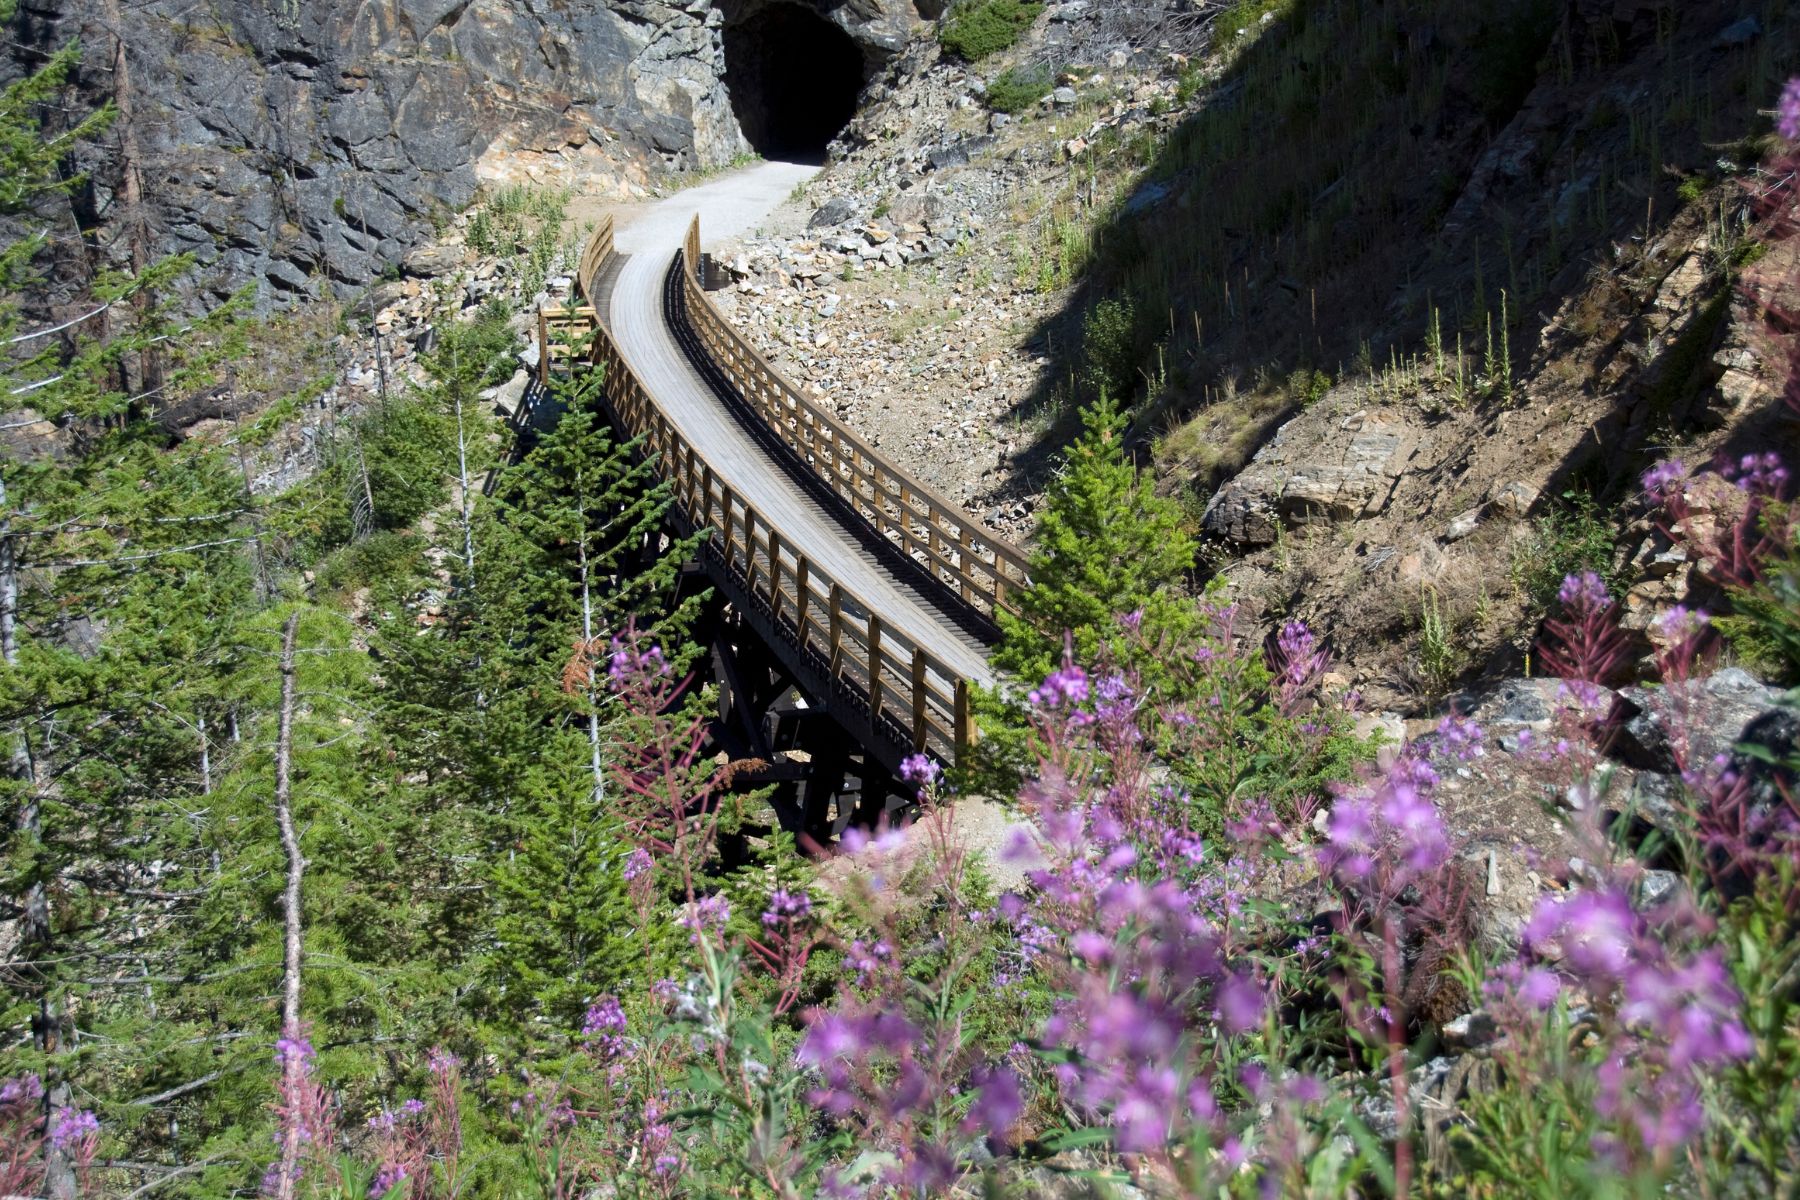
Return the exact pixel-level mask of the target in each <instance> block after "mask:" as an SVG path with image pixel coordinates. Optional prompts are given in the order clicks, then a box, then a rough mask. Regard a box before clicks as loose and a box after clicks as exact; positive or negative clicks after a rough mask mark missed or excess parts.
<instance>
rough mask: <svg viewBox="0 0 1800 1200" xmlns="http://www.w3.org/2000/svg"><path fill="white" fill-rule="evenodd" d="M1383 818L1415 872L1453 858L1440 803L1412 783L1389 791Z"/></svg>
mask: <svg viewBox="0 0 1800 1200" xmlns="http://www.w3.org/2000/svg"><path fill="white" fill-rule="evenodd" d="M1381 818H1382V820H1384V821H1386V822H1387V824H1388V827H1389V828H1390V829H1392V830H1393V831H1394V833H1395V834H1396V835H1397V837H1396V840H1397V842H1398V845H1397V847H1396V848H1397V849H1398V850H1399V852H1400V853H1401V855H1402V856H1403V857H1404V858H1405V860H1406V865H1407V866H1408V867H1410V868H1412V870H1414V871H1418V872H1424V871H1429V870H1432V869H1433V868H1434V867H1437V866H1439V865H1440V864H1442V863H1443V862H1444V861H1445V860H1446V859H1448V858H1449V857H1450V839H1449V837H1448V835H1447V834H1446V833H1445V832H1444V823H1443V821H1442V820H1440V819H1439V817H1438V812H1437V806H1436V805H1434V804H1433V803H1432V802H1431V801H1430V800H1429V799H1427V798H1426V797H1425V796H1424V795H1423V794H1421V793H1420V792H1419V791H1418V790H1417V789H1416V788H1414V787H1412V786H1410V785H1404V784H1403V785H1399V786H1396V787H1394V788H1392V789H1390V790H1389V792H1388V794H1387V797H1386V798H1385V799H1384V800H1383V801H1382V805H1381Z"/></svg>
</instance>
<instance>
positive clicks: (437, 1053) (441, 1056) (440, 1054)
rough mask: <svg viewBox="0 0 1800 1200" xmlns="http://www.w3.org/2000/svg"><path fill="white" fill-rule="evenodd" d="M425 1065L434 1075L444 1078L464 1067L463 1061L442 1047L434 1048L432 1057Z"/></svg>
mask: <svg viewBox="0 0 1800 1200" xmlns="http://www.w3.org/2000/svg"><path fill="white" fill-rule="evenodd" d="M425 1065H426V1067H427V1068H429V1069H430V1071H431V1073H432V1074H433V1075H438V1076H443V1075H448V1074H450V1073H451V1072H452V1071H455V1070H456V1069H457V1068H458V1067H460V1066H462V1059H460V1058H458V1057H456V1055H454V1054H452V1053H450V1051H448V1050H446V1049H445V1048H444V1047H442V1046H435V1047H433V1048H432V1051H431V1055H430V1057H428V1058H427V1059H426V1060H425Z"/></svg>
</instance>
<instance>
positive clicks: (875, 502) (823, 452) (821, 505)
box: [539, 164, 1024, 766]
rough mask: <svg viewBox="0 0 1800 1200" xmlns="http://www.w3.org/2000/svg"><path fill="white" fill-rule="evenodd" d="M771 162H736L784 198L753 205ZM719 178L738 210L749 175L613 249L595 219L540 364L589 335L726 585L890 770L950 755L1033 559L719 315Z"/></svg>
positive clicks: (611, 390)
mask: <svg viewBox="0 0 1800 1200" xmlns="http://www.w3.org/2000/svg"><path fill="white" fill-rule="evenodd" d="M775 166H777V164H769V166H768V167H765V168H759V169H757V170H756V171H752V172H747V173H745V175H746V176H748V177H751V179H750V184H749V185H750V187H751V188H752V189H754V188H756V187H762V188H764V189H765V190H769V191H771V192H772V193H773V195H772V197H761V196H753V197H751V198H750V201H749V207H751V208H754V207H755V206H756V205H757V204H758V203H763V202H766V203H767V207H773V204H774V203H776V202H779V200H780V199H781V198H782V197H783V196H784V195H785V192H786V190H787V188H789V187H791V182H789V181H787V180H786V179H785V178H784V177H783V176H782V174H781V173H780V172H777V171H771V170H770V168H773V167H775ZM789 170H792V168H789ZM715 186H724V187H730V188H733V189H734V191H733V194H731V195H730V196H728V197H722V198H723V199H725V200H726V201H727V203H726V204H725V205H724V207H725V209H726V211H727V213H728V214H729V213H731V212H733V211H736V212H737V213H739V214H741V213H742V211H743V210H744V208H745V196H744V194H743V192H744V188H745V180H744V178H743V177H740V178H739V179H737V180H732V179H727V180H725V181H721V183H720V185H707V186H704V187H701V188H696V189H692V190H691V191H688V192H684V193H682V194H681V195H680V196H678V197H676V198H675V200H674V201H665V202H664V203H663V204H660V205H657V206H656V207H654V208H652V209H650V210H649V211H647V212H646V213H644V214H643V215H642V216H640V217H638V218H637V219H636V220H634V221H633V222H632V223H631V224H630V225H629V226H627V227H624V228H622V229H621V230H620V231H619V232H618V234H617V238H616V241H615V236H614V231H613V228H612V224H611V222H610V221H607V222H605V223H603V224H602V226H601V227H600V229H598V230H596V232H595V235H594V236H593V238H591V239H590V240H589V242H588V244H587V246H586V247H585V249H584V252H583V255H582V261H581V266H580V278H581V286H582V288H583V294H584V297H585V299H586V300H587V305H586V306H584V307H581V308H577V309H572V310H563V311H558V312H546V313H542V314H540V317H539V330H540V338H541V340H542V362H543V369H544V370H545V371H546V372H547V371H549V370H550V369H552V368H553V364H554V363H555V362H557V361H558V358H557V354H556V345H557V338H556V336H555V334H556V331H557V329H558V328H559V327H568V326H575V327H576V328H577V329H581V328H588V329H594V330H595V336H594V338H593V340H592V348H591V352H590V360H591V362H592V363H593V364H594V365H597V366H600V367H601V368H602V369H603V370H605V372H606V384H605V393H606V398H607V402H608V405H609V407H610V408H611V409H612V410H613V416H614V418H615V420H617V421H618V422H619V423H620V424H621V425H622V426H623V427H624V428H625V429H626V430H627V431H628V432H630V433H632V434H633V435H644V436H645V437H646V439H647V442H648V444H649V449H650V450H651V451H652V452H653V453H655V454H656V455H657V457H658V462H659V471H660V473H661V474H662V475H663V477H664V478H665V479H667V480H669V481H670V483H671V484H672V485H673V487H674V491H675V496H676V506H677V508H678V510H679V515H680V517H681V519H682V520H683V522H684V523H685V524H688V525H689V526H690V527H700V526H704V527H707V528H710V529H711V530H712V531H713V533H714V536H713V537H712V538H711V539H710V540H709V542H708V544H707V559H708V567H709V570H710V571H711V573H712V574H713V575H714V576H715V579H716V580H717V581H718V582H719V583H720V584H721V586H722V587H724V589H725V591H726V593H727V595H728V596H730V597H731V599H732V600H733V602H734V603H735V604H737V605H738V606H739V607H740V608H742V609H744V610H745V612H746V615H747V616H748V617H749V618H750V619H751V620H752V623H753V624H755V625H757V626H758V628H759V631H760V632H761V633H762V634H763V636H764V637H765V638H767V639H769V641H770V644H771V646H772V647H773V648H774V649H775V651H776V653H777V654H778V655H779V656H781V657H782V658H783V660H784V662H786V664H787V665H788V667H789V669H790V670H793V671H794V672H795V675H796V678H798V679H801V680H803V681H806V682H807V683H808V684H809V690H811V691H813V693H814V694H815V696H817V695H820V694H824V695H825V696H826V697H827V701H826V702H827V704H828V705H832V706H834V707H836V708H837V712H835V713H834V715H836V716H838V717H839V719H840V721H842V723H844V725H845V727H846V728H848V729H851V730H852V731H853V732H854V733H858V734H860V736H861V739H862V740H863V741H864V742H865V746H866V748H867V749H869V750H871V751H872V752H875V753H876V754H877V756H878V757H879V758H881V759H882V760H883V761H885V762H887V763H888V764H889V765H890V766H892V765H894V764H895V763H897V761H898V758H899V757H900V756H901V755H903V754H905V753H910V752H914V751H917V750H921V749H923V750H927V751H929V752H930V753H932V754H933V755H935V756H936V757H939V758H941V759H943V760H945V761H951V760H953V759H954V757H955V756H956V754H957V753H958V751H959V750H960V749H961V748H962V747H963V746H965V745H966V744H968V743H969V742H970V741H971V740H972V739H973V736H974V726H973V722H972V720H971V719H970V717H969V713H968V702H967V693H968V686H969V685H970V684H982V685H991V684H992V683H993V682H994V673H993V669H992V667H991V666H990V664H989V662H988V650H987V646H986V645H985V644H984V641H983V640H982V639H981V638H979V637H977V636H975V634H974V633H972V632H971V630H977V631H979V630H980V629H982V628H983V627H986V628H989V629H991V615H992V612H993V610H994V609H995V608H996V607H1000V606H1006V605H1007V602H1008V600H1009V599H1010V595H1011V594H1012V593H1016V591H1017V590H1018V589H1019V588H1020V587H1022V586H1023V585H1024V567H1023V564H1024V559H1023V557H1022V556H1021V555H1019V552H1018V551H1017V550H1015V549H1013V548H1012V547H1010V546H1007V545H1005V544H1004V543H1001V542H998V541H997V540H995V539H991V538H988V537H986V536H985V534H983V533H982V532H981V531H980V530H979V528H978V527H977V526H975V525H974V523H973V522H972V521H971V520H970V519H969V518H968V517H967V515H966V514H964V513H962V512H961V511H960V510H959V509H956V508H955V507H954V506H952V505H949V504H947V503H946V502H945V501H943V500H942V499H941V498H939V497H937V496H935V495H934V494H932V493H930V492H929V491H928V490H927V489H925V488H923V487H920V486H919V485H918V484H917V483H916V482H914V481H912V480H910V479H908V478H907V477H906V476H905V475H904V474H903V473H902V472H900V471H898V470H897V469H896V468H894V467H893V466H892V465H891V464H889V463H887V462H886V461H885V460H883V459H881V458H880V456H878V455H875V454H874V452H873V451H871V450H869V448H868V447H867V446H866V445H865V444H863V443H861V442H860V440H859V439H856V438H855V436H854V434H852V433H850V431H848V430H845V429H843V428H842V427H841V426H838V425H837V424H836V423H835V418H832V417H829V416H828V415H827V414H823V413H821V412H820V411H819V410H818V409H816V408H815V407H813V406H812V405H811V403H810V401H809V400H808V399H807V398H806V397H804V396H803V395H802V394H801V393H800V392H798V391H797V390H796V389H794V388H792V386H791V385H788V384H787V383H786V382H785V381H783V380H781V379H780V377H779V376H778V375H776V374H775V373H774V372H773V371H772V370H771V369H770V368H768V366H767V364H766V363H763V362H762V361H761V359H760V358H758V357H756V356H755V355H754V352H753V351H751V350H750V349H749V347H748V345H747V343H745V342H743V340H742V339H741V337H739V336H738V335H737V334H736V332H735V330H732V329H731V328H730V327H729V325H728V323H726V322H725V321H724V320H723V318H722V317H720V316H719V315H718V313H717V311H716V310H715V309H713V308H712V305H711V301H710V299H708V298H707V297H706V296H705V294H704V292H703V291H702V290H701V288H700V286H699V282H698V279H697V277H696V276H695V274H694V272H695V270H696V268H697V266H698V263H697V258H698V254H697V251H698V247H699V232H698V230H697V229H696V228H695V224H694V222H695V217H696V215H697V214H698V213H699V212H701V211H703V210H704V211H709V212H710V211H712V210H711V209H710V208H709V199H711V198H710V197H709V196H708V195H707V193H708V191H709V190H710V189H713V188H714V187H715ZM776 189H779V190H776ZM734 205H735V209H734V208H733V206H734ZM727 231H729V229H727ZM596 325H597V328H596ZM684 342H685V343H686V344H685V345H684ZM696 359H698V361H696ZM562 361H566V359H564V360H562ZM702 368H705V369H704V370H703V369H702ZM722 380H725V381H729V384H727V383H724V382H722ZM733 389H735V390H733ZM758 422H761V423H760V424H758ZM772 436H773V437H774V438H775V439H777V440H776V441H773V442H772V441H771V437H772ZM772 450H773V451H780V453H772ZM809 471H810V472H812V473H813V476H814V477H813V478H807V477H806V472H809ZM822 488H823V490H822ZM872 539H873V541H872Z"/></svg>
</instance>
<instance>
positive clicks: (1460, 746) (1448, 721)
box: [1431, 713, 1485, 762]
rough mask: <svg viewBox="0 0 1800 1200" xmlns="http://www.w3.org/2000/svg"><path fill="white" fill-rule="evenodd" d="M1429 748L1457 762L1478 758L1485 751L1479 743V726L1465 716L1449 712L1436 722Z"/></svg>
mask: <svg viewBox="0 0 1800 1200" xmlns="http://www.w3.org/2000/svg"><path fill="white" fill-rule="evenodd" d="M1431 748H1432V750H1433V751H1434V752H1435V753H1436V754H1437V755H1439V756H1440V757H1442V758H1449V759H1455V760H1456V761H1458V762H1468V761H1470V760H1471V759H1476V758H1480V757H1481V756H1482V754H1483V753H1485V751H1484V750H1483V748H1482V744H1481V726H1479V725H1477V724H1475V722H1473V721H1471V720H1469V719H1468V718H1467V717H1463V716H1458V715H1457V714H1455V713H1451V714H1450V715H1449V716H1447V717H1445V718H1444V719H1443V720H1441V721H1439V722H1438V725H1437V729H1436V731H1435V732H1434V734H1433V736H1432V740H1431Z"/></svg>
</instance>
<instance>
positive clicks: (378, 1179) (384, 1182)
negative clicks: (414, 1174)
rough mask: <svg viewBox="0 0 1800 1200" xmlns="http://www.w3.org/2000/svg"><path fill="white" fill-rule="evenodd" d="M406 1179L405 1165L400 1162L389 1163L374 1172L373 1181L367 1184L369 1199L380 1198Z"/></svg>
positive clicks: (375, 1199) (377, 1199)
mask: <svg viewBox="0 0 1800 1200" xmlns="http://www.w3.org/2000/svg"><path fill="white" fill-rule="evenodd" d="M405 1181H406V1167H405V1166H404V1165H402V1164H401V1163H389V1164H387V1165H386V1166H384V1167H382V1168H381V1170H379V1171H377V1172H376V1173H375V1182H374V1183H371V1184H370V1185H369V1200H381V1198H382V1197H383V1196H385V1195H387V1194H388V1193H389V1192H391V1191H393V1190H394V1189H395V1188H396V1187H398V1186H399V1185H400V1184H402V1183H404V1182H405Z"/></svg>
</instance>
